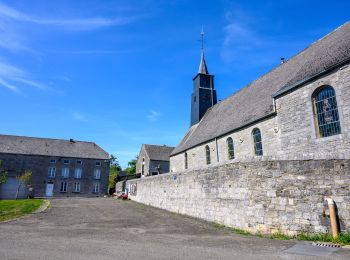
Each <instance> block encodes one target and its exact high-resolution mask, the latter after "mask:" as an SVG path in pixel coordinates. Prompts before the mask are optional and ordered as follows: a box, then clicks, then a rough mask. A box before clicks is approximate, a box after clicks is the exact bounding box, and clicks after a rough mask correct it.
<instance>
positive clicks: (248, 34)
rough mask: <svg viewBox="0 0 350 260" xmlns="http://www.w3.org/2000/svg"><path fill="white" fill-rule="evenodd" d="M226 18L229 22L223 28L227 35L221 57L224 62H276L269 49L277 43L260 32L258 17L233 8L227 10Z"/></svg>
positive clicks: (246, 63) (253, 64) (247, 63)
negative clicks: (257, 27) (257, 25)
mask: <svg viewBox="0 0 350 260" xmlns="http://www.w3.org/2000/svg"><path fill="white" fill-rule="evenodd" d="M225 18H226V21H227V24H226V26H225V27H224V28H223V30H224V33H225V36H224V41H223V44H222V49H221V58H222V60H223V61H224V62H227V63H232V62H234V64H237V65H238V66H242V64H244V65H247V66H256V65H257V64H260V65H261V64H263V63H264V64H266V65H267V64H268V65H271V64H274V63H275V62H273V61H272V59H271V56H270V55H271V53H268V51H269V50H271V47H273V46H275V45H276V43H275V42H274V41H273V40H271V39H269V38H267V37H265V36H263V35H261V34H260V33H259V32H258V30H257V29H256V24H257V23H258V22H259V21H257V18H256V17H252V16H250V15H249V14H248V13H246V12H243V11H242V10H241V9H239V8H233V9H232V10H230V11H228V12H226V14H225ZM257 60H259V62H258V63H257V62H256V61H257Z"/></svg>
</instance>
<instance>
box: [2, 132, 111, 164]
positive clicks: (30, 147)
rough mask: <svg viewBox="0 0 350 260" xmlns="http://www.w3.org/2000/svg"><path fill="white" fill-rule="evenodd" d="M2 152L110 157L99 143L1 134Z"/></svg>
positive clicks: (91, 157)
mask: <svg viewBox="0 0 350 260" xmlns="http://www.w3.org/2000/svg"><path fill="white" fill-rule="evenodd" d="M0 153H9V154H25V155H44V156H59V157H74V158H82V159H83V158H86V159H88V158H90V159H109V155H108V153H107V152H106V151H104V150H103V149H102V148H101V147H99V146H98V145H97V144H95V143H92V142H81V141H75V140H62V139H49V138H36V137H26V136H14V135H0Z"/></svg>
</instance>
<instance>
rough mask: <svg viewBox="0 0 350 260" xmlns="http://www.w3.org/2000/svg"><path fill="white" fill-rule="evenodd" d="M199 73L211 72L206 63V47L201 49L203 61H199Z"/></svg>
mask: <svg viewBox="0 0 350 260" xmlns="http://www.w3.org/2000/svg"><path fill="white" fill-rule="evenodd" d="M198 73H200V74H209V72H208V68H207V64H206V63H205V58H204V49H203V48H202V51H201V62H200V63H199V68H198Z"/></svg>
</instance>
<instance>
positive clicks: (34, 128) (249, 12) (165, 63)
mask: <svg viewBox="0 0 350 260" xmlns="http://www.w3.org/2000/svg"><path fill="white" fill-rule="evenodd" d="M349 9H350V2H349V1H335V2H334V3H333V4H329V2H327V1H298V0H295V1H282V0H281V1H224V0H223V1H182V0H179V1H172V0H167V1H156V0H146V1H141V0H139V1H130V0H129V1H118V0H114V1H107V0H104V1H101V0H95V1H92V0H91V1H87V0H84V1H76V0H75V1H63V0H59V1H55V0H51V1H35V0H31V1H25V0H23V1H16V0H11V1H0V97H1V111H2V113H1V123H0V133H2V134H14V135H25V136H36V137H50V138H64V139H69V138H74V139H77V140H86V141H94V142H96V143H97V144H99V145H100V146H102V147H103V148H104V149H105V150H107V151H108V152H109V153H113V154H115V155H116V156H117V157H118V158H119V162H120V163H121V165H122V166H123V167H125V166H126V165H127V162H128V161H129V160H130V159H132V158H134V157H135V156H136V155H137V154H138V152H139V149H140V147H141V144H142V143H150V144H167V145H172V146H175V145H176V144H177V143H178V142H179V141H180V139H181V137H182V136H183V134H184V133H185V132H186V130H187V129H188V127H189V120H190V95H191V91H192V78H193V77H194V76H195V74H196V72H197V69H198V65H199V58H200V43H199V41H198V40H199V32H200V30H201V27H202V24H203V26H204V31H205V33H206V35H205V42H206V43H205V53H206V61H207V65H208V69H209V72H210V73H212V74H214V75H215V86H216V89H217V92H218V98H219V99H224V98H226V97H227V96H229V95H231V94H232V93H234V92H235V91H237V90H238V89H240V88H242V87H244V86H245V85H246V84H248V83H249V82H250V81H252V80H254V79H255V78H257V77H258V76H260V75H262V74H264V73H266V72H267V71H269V70H271V69H272V68H274V67H275V66H278V64H279V61H280V57H285V58H290V57H291V56H292V55H294V54H296V53H298V52H299V51H301V50H302V49H304V48H305V47H307V46H308V45H309V44H311V43H312V42H314V41H316V40H317V39H319V38H321V37H322V36H324V35H325V34H327V33H329V32H330V31H332V30H333V29H335V28H336V27H338V26H340V25H341V24H343V23H344V22H346V21H347V20H348V19H349Z"/></svg>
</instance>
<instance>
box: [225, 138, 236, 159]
mask: <svg viewBox="0 0 350 260" xmlns="http://www.w3.org/2000/svg"><path fill="white" fill-rule="evenodd" d="M226 143H227V155H228V159H229V160H232V159H234V158H235V150H234V147H233V140H232V138H231V137H229V138H227V140H226Z"/></svg>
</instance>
